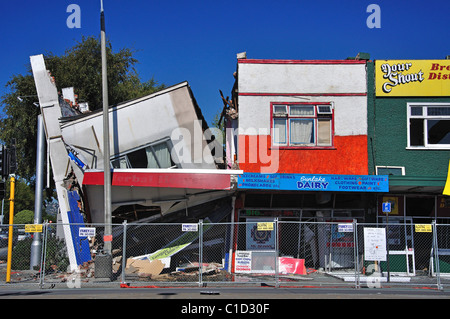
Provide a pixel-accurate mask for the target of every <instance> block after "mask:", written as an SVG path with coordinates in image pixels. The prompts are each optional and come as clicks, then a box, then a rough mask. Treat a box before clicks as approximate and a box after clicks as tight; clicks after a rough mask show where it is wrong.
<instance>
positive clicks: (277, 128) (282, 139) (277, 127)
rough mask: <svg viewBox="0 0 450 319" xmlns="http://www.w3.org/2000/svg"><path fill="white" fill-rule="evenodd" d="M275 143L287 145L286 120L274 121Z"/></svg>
mask: <svg viewBox="0 0 450 319" xmlns="http://www.w3.org/2000/svg"><path fill="white" fill-rule="evenodd" d="M273 124H274V125H273V128H274V131H273V141H274V143H275V144H286V119H274V120H273Z"/></svg>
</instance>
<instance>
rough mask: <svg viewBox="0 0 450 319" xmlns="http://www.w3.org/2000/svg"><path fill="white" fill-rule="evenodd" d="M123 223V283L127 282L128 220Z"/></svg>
mask: <svg viewBox="0 0 450 319" xmlns="http://www.w3.org/2000/svg"><path fill="white" fill-rule="evenodd" d="M122 225H123V241H122V275H121V283H122V284H124V283H125V268H126V267H127V221H124V222H123V223H122Z"/></svg>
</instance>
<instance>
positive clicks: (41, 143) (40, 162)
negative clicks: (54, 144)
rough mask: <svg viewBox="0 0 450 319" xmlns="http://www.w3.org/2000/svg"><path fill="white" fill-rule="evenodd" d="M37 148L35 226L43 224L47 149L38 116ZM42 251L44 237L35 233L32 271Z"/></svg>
mask: <svg viewBox="0 0 450 319" xmlns="http://www.w3.org/2000/svg"><path fill="white" fill-rule="evenodd" d="M37 127H38V132H37V133H38V134H37V147H36V149H37V150H36V189H35V192H34V194H35V196H34V197H35V200H34V224H41V223H42V198H43V197H42V193H43V189H44V148H45V134H44V120H43V119H42V115H38V121H37ZM41 250H42V236H41V234H40V233H35V234H34V236H33V242H32V243H31V256H30V270H32V269H33V268H34V267H35V266H39V262H40V257H41Z"/></svg>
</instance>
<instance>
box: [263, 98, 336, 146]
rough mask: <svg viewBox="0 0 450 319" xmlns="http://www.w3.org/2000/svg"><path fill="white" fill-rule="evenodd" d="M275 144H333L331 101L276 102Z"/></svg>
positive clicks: (274, 105) (274, 121)
mask: <svg viewBox="0 0 450 319" xmlns="http://www.w3.org/2000/svg"><path fill="white" fill-rule="evenodd" d="M272 118H273V121H272V132H273V134H272V137H273V139H272V140H273V144H274V145H277V146H280V147H283V146H285V147H294V148H295V147H327V146H332V144H333V130H332V127H333V126H332V124H333V111H332V107H331V105H329V104H321V105H316V104H272Z"/></svg>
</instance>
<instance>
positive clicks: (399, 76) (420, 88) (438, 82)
mask: <svg viewBox="0 0 450 319" xmlns="http://www.w3.org/2000/svg"><path fill="white" fill-rule="evenodd" d="M375 86H376V88H375V94H376V96H382V97H390V96H396V97H398V96H449V95H450V93H449V92H450V60H377V61H375Z"/></svg>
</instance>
